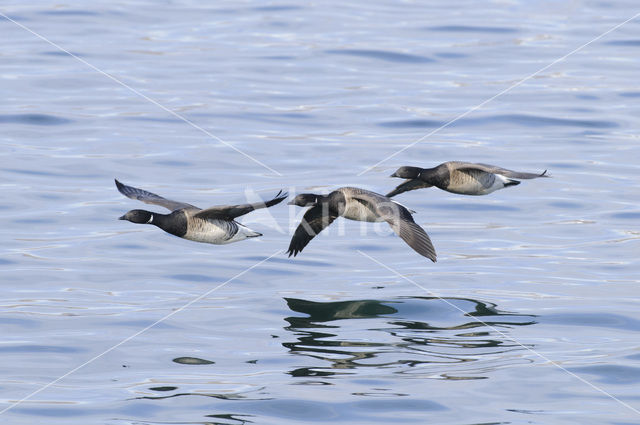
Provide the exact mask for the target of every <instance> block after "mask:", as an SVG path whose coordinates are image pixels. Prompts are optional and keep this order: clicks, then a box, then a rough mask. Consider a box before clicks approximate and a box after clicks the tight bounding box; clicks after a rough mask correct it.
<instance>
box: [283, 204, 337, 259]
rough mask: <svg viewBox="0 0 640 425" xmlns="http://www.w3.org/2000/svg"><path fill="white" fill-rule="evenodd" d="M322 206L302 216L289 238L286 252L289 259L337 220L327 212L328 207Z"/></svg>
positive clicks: (309, 210)
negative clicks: (289, 241)
mask: <svg viewBox="0 0 640 425" xmlns="http://www.w3.org/2000/svg"><path fill="white" fill-rule="evenodd" d="M324 205H325V207H324V208H323V204H318V205H316V206H313V207H311V208H309V209H308V210H307V212H306V213H305V214H304V217H303V218H302V221H301V222H300V224H299V225H298V228H297V229H296V231H295V233H294V234H293V237H292V238H291V243H290V244H289V250H288V251H287V252H288V254H289V257H291V256H292V255H293V256H294V257H295V256H296V255H298V253H299V252H301V251H302V250H303V249H304V247H305V246H307V244H308V243H309V242H310V241H311V239H313V238H314V236H316V235H317V234H318V233H320V232H321V231H322V230H323V229H324V228H325V227H328V226H329V225H330V224H331V223H332V222H333V220H335V219H336V218H338V215H337V214H334V213H333V212H331V211H329V208H328V206H326V204H324ZM323 209H324V211H323Z"/></svg>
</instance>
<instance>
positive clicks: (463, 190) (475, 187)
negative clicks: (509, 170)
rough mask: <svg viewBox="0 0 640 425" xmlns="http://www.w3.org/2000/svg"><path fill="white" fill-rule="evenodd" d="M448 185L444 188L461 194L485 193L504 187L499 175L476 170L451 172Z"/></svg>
mask: <svg viewBox="0 0 640 425" xmlns="http://www.w3.org/2000/svg"><path fill="white" fill-rule="evenodd" d="M450 179H451V180H450V182H449V187H448V188H446V189H445V190H447V191H449V192H453V193H459V194H461V195H487V194H489V193H491V192H494V191H496V190H498V189H502V188H503V187H504V180H505V179H504V178H503V177H502V176H500V175H496V174H491V173H486V172H483V171H477V172H468V173H461V172H453V173H451V177H450Z"/></svg>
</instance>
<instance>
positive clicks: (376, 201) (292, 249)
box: [288, 187, 436, 262]
mask: <svg viewBox="0 0 640 425" xmlns="http://www.w3.org/2000/svg"><path fill="white" fill-rule="evenodd" d="M289 205H297V206H299V207H311V208H309V209H308V210H307V212H306V213H305V214H304V218H303V219H302V221H301V222H300V224H299V225H298V228H297V229H296V231H295V233H294V235H293V237H292V238H291V243H290V244H289V251H288V254H289V257H291V256H292V255H293V256H294V257H295V256H296V255H297V254H298V253H299V252H301V251H302V250H303V249H304V247H305V246H307V244H308V243H309V242H310V241H311V239H313V237H314V236H316V235H317V234H318V233H320V232H321V231H322V230H323V229H324V228H326V227H327V226H329V225H330V224H331V223H332V222H333V221H334V220H335V219H336V218H338V217H344V218H347V219H349V220H356V221H370V222H377V221H386V222H387V223H389V225H390V226H391V228H392V229H393V231H394V232H395V233H396V234H397V235H398V236H400V237H401V238H402V240H403V241H405V242H406V243H407V244H408V245H409V246H410V247H411V248H413V249H414V250H415V251H416V252H417V253H418V254H420V255H422V256H424V257H427V258H428V259H430V260H431V261H433V262H435V261H436V251H435V249H434V248H433V244H432V243H431V239H429V235H427V233H426V232H425V231H424V229H422V227H420V226H419V225H417V224H416V222H415V221H413V217H412V216H411V211H409V210H408V209H407V208H405V207H404V206H403V205H400V204H399V203H397V202H395V201H393V200H391V199H389V198H387V197H385V196H382V195H380V194H378V193H374V192H370V191H368V190H364V189H358V188H355V187H342V188H340V189H337V190H335V191H333V192H331V193H330V194H328V195H316V194H312V193H303V194H301V195H298V196H296V197H295V198H294V200H293V201H291V202H289Z"/></svg>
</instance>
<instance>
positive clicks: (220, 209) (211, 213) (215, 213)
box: [194, 191, 288, 220]
mask: <svg viewBox="0 0 640 425" xmlns="http://www.w3.org/2000/svg"><path fill="white" fill-rule="evenodd" d="M287 196H288V195H287V193H282V191H280V192H278V194H277V195H276V196H275V197H274V198H273V199H271V200H269V201H267V202H256V203H253V204H239V205H220V206H217V207H211V208H206V209H204V210H200V211H198V212H197V213H196V214H194V217H197V218H201V219H203V220H207V219H214V218H220V219H224V220H233V219H234V218H236V217H240V216H241V215H245V214H247V213H250V212H251V211H253V210H257V209H260V208H268V207H272V206H274V205H276V204H279V203H280V202H282V201H284V200H285V199H287Z"/></svg>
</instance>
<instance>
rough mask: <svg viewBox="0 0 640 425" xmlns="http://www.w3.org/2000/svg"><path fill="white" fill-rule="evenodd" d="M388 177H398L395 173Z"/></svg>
mask: <svg viewBox="0 0 640 425" xmlns="http://www.w3.org/2000/svg"><path fill="white" fill-rule="evenodd" d="M389 177H398V175H397V174H396V173H393V174H391V175H390V176H389Z"/></svg>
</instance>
